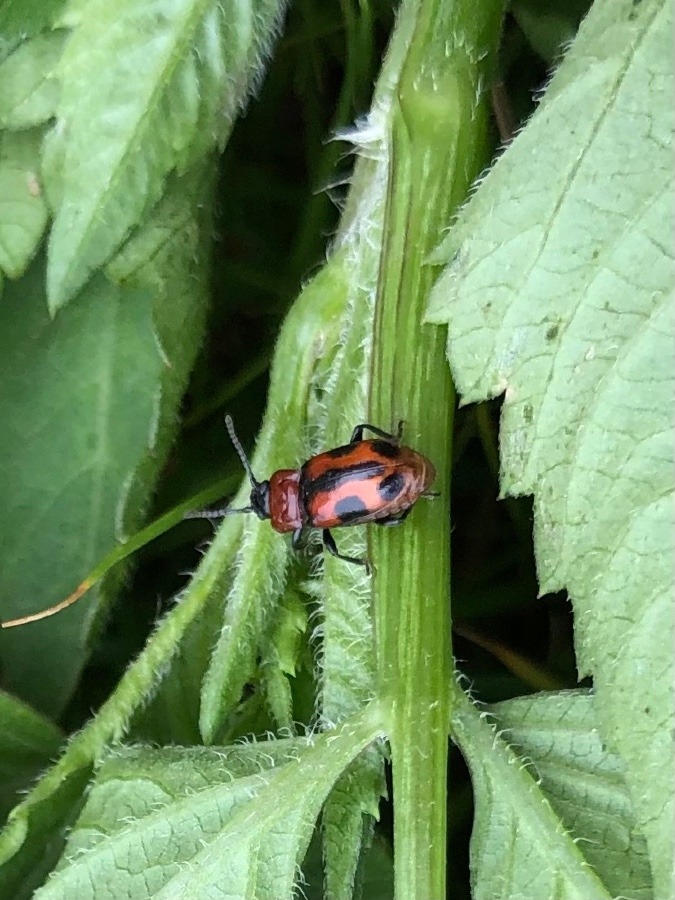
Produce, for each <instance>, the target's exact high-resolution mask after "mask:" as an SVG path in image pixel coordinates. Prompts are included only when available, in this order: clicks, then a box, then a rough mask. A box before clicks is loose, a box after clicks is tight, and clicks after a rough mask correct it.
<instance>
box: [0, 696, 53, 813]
mask: <svg viewBox="0 0 675 900" xmlns="http://www.w3.org/2000/svg"><path fill="white" fill-rule="evenodd" d="M0 722H2V728H0V819H4V817H5V815H6V814H7V813H8V812H9V810H10V809H11V808H12V806H14V804H15V803H16V801H17V791H19V790H23V789H25V787H26V786H27V784H28V783H29V782H30V781H31V779H33V778H34V777H35V775H37V773H38V771H39V770H40V769H43V768H44V767H45V766H46V765H48V763H49V761H50V759H52V758H53V757H54V756H56V754H57V753H58V750H59V747H60V746H61V743H62V741H63V735H62V734H61V732H60V731H59V729H58V728H57V727H56V726H55V725H53V724H52V723H51V722H50V721H49V720H48V719H44V718H43V717H42V716H39V715H38V714H37V713H35V712H34V711H33V710H32V709H31V708H30V707H29V706H26V705H25V704H24V703H21V701H20V700H17V699H16V698H15V697H12V696H10V695H9V694H5V693H4V692H1V691H0Z"/></svg>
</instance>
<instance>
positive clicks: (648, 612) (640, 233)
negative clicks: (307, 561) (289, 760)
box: [429, 0, 675, 897]
mask: <svg viewBox="0 0 675 900" xmlns="http://www.w3.org/2000/svg"><path fill="white" fill-rule="evenodd" d="M672 12H673V10H672V5H671V4H669V3H664V2H661V0H646V2H643V3H640V4H637V5H636V4H635V3H632V2H629V0H621V2H615V0H611V2H609V0H598V2H596V3H595V4H594V6H593V8H592V10H591V12H590V14H589V16H588V18H587V19H586V20H585V21H584V23H583V26H582V28H581V30H580V32H579V35H578V38H577V40H576V41H575V43H574V45H573V47H572V49H571V50H570V52H569V54H568V55H567V57H566V58H565V60H564V62H563V63H562V65H561V67H560V69H559V70H558V72H557V73H556V75H555V76H554V78H553V80H552V81H551V84H550V86H549V89H548V91H547V93H546V95H545V96H544V99H543V101H542V103H541V105H540V107H539V109H538V110H537V112H536V114H535V115H534V117H533V119H532V121H531V122H530V124H529V125H528V126H527V127H526V128H525V129H524V130H523V131H522V132H521V134H520V135H518V137H517V138H516V139H515V141H514V142H513V143H512V145H511V146H510V147H509V149H508V150H507V151H506V153H505V154H504V155H503V156H502V157H501V158H500V160H499V161H498V163H497V165H496V166H495V167H494V169H493V170H492V171H491V172H490V173H489V174H488V175H487V177H486V178H485V180H484V181H483V183H482V184H481V186H480V188H479V189H478V191H477V192H476V194H475V196H474V198H473V199H472V200H471V202H470V203H469V205H468V206H467V207H466V209H465V210H464V212H463V214H462V215H461V217H460V220H459V222H458V223H457V225H456V226H455V227H453V228H452V229H451V231H450V233H449V235H448V238H447V240H446V241H445V242H444V244H443V246H442V247H441V250H440V251H439V253H438V254H437V257H436V258H437V259H438V260H440V259H441V258H442V259H443V260H444V261H450V262H449V266H448V269H447V271H446V272H445V274H444V275H443V276H442V277H441V278H440V279H439V281H438V283H437V285H436V287H435V289H434V293H433V296H432V300H431V307H430V309H431V311H430V314H429V318H430V319H432V320H433V321H435V322H448V323H450V329H449V335H448V354H449V359H450V364H451V366H452V370H453V373H454V376H455V379H456V383H457V386H458V389H459V391H460V392H461V394H462V395H463V399H464V401H465V402H466V401H476V400H481V399H485V398H487V397H494V396H497V395H499V394H501V393H504V407H503V414H502V428H501V467H502V489H503V491H504V493H508V494H525V493H533V494H534V509H535V530H534V537H535V551H536V558H537V566H538V573H539V581H540V586H541V590H542V591H554V590H559V589H561V588H564V587H566V588H567V589H568V591H569V593H570V596H571V597H572V600H573V604H574V611H575V627H576V644H577V654H578V660H579V669H580V672H581V674H582V675H586V674H592V675H593V677H594V683H595V689H596V702H597V718H598V727H599V729H600V731H601V734H602V735H603V738H604V739H605V741H606V742H607V745H608V747H609V748H610V749H611V750H612V751H613V752H617V753H618V754H619V755H620V756H621V758H622V759H623V761H624V762H625V764H626V779H627V783H628V785H629V788H630V791H631V796H632V798H633V803H634V805H635V809H636V814H637V817H638V822H639V824H640V826H641V827H642V828H643V829H644V832H645V836H646V838H647V842H648V845H649V849H650V858H651V864H652V867H653V871H654V885H655V893H656V894H657V896H660V897H665V896H667V894H668V892H669V890H670V885H671V873H672V851H673V846H672V821H673V770H672V766H671V764H670V760H672V751H673V745H672V734H673V719H674V711H675V709H674V704H673V655H672V595H673V566H672V528H673V513H672V509H673V505H672V494H673V465H672V461H673V458H672V447H673V440H674V436H673V419H672V415H671V402H672V396H673V376H674V372H675V366H674V365H673V363H674V359H673V330H674V328H673V309H674V306H673V289H674V281H675V278H674V270H673V265H672V252H671V248H670V246H668V245H667V241H666V239H665V235H666V234H668V233H670V232H671V231H672V226H673V207H672V203H671V197H672V185H673V168H672V158H671V149H670V148H671V142H672V131H673V106H672V103H671V97H672V92H673V56H672V47H671V33H672ZM580 110H583V111H584V112H583V115H580V114H579V111H580Z"/></svg>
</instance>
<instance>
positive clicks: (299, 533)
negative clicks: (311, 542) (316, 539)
mask: <svg viewBox="0 0 675 900" xmlns="http://www.w3.org/2000/svg"><path fill="white" fill-rule="evenodd" d="M304 537H305V529H304V528H296V529H295V531H294V532H293V537H292V538H291V546H292V547H293V549H294V550H300V548H301V547H302V544H303V540H304Z"/></svg>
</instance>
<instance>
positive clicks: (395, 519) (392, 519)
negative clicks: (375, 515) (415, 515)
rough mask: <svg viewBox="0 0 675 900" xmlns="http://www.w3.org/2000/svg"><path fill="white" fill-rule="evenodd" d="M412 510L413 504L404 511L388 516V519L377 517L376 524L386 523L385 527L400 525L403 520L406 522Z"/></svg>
mask: <svg viewBox="0 0 675 900" xmlns="http://www.w3.org/2000/svg"><path fill="white" fill-rule="evenodd" d="M411 512H412V506H410V507H408V509H404V510H403V512H402V513H397V514H396V515H395V516H388V517H387V518H386V519H375V520H374V521H375V524H376V525H384V526H385V528H392V527H393V526H394V525H400V524H401V522H405V520H406V519H407V517H408V516H409V515H410V513H411Z"/></svg>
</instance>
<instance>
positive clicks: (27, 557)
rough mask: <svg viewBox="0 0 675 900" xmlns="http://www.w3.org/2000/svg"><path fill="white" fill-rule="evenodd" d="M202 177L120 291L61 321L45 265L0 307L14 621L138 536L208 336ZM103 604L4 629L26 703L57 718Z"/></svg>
mask: <svg viewBox="0 0 675 900" xmlns="http://www.w3.org/2000/svg"><path fill="white" fill-rule="evenodd" d="M207 171H209V172H210V167H209V169H208V170H207ZM204 179H205V175H204V171H202V172H201V173H197V174H195V175H191V176H190V177H187V176H186V177H185V178H184V179H182V180H178V181H177V182H176V183H175V184H174V185H173V187H172V190H171V191H170V193H169V194H168V195H167V198H166V199H165V201H164V202H163V204H162V205H160V207H159V208H158V211H157V212H156V217H155V219H154V220H153V221H154V223H155V225H157V224H158V222H162V223H163V226H164V228H163V232H162V233H163V236H164V242H163V244H162V245H161V246H160V245H157V244H153V253H152V255H151V256H150V257H149V258H146V260H145V263H144V264H143V263H142V261H141V257H140V256H136V257H133V267H132V266H129V267H127V270H126V276H127V277H126V280H125V283H124V285H123V286H122V285H120V286H115V285H113V284H111V283H110V282H109V281H107V280H106V279H105V278H103V276H98V277H97V278H96V279H95V280H93V281H92V282H91V284H90V285H89V286H88V288H87V290H86V292H85V293H83V295H82V297H81V298H80V300H79V302H78V303H77V304H76V305H75V306H74V308H73V310H72V311H70V310H69V311H68V313H67V315H66V314H65V312H64V316H63V317H60V320H59V321H55V322H51V321H50V319H49V315H48V312H47V306H46V302H45V297H44V286H43V284H44V282H43V278H44V269H43V267H42V266H41V265H35V266H33V268H32V269H31V270H30V272H29V273H28V274H27V275H26V276H25V277H24V279H22V280H21V281H19V282H17V283H16V284H14V285H10V289H9V290H8V291H7V294H6V297H5V300H6V302H5V303H3V304H1V305H0V322H1V324H0V344H1V352H0V357H1V358H0V371H1V372H2V378H3V384H4V385H5V390H4V391H3V395H2V400H1V401H0V424H1V427H0V465H1V466H2V472H3V477H2V480H1V483H2V489H1V496H2V502H3V508H4V510H5V511H6V516H5V517H4V519H3V526H2V528H4V533H2V544H3V547H4V548H5V557H4V566H3V570H2V574H1V575H0V608H1V610H2V618H3V619H6V618H10V616H13V615H20V614H24V613H27V612H33V611H37V610H39V609H41V608H43V607H46V606H49V605H51V604H52V603H54V602H55V601H57V600H59V599H60V598H61V597H65V596H66V595H67V594H69V593H70V591H72V590H73V588H74V587H75V586H76V585H77V584H78V582H79V581H80V580H81V579H82V578H83V577H84V575H85V574H87V573H88V572H89V571H90V570H91V568H93V566H94V565H95V564H96V563H97V562H98V561H99V560H100V559H101V558H102V557H103V556H104V555H105V553H106V552H107V551H109V550H110V549H111V547H112V546H113V545H114V543H115V540H116V539H117V538H121V539H123V538H125V537H127V536H128V534H129V533H132V532H133V531H135V530H136V528H137V527H138V524H139V522H140V517H141V514H142V512H143V508H144V505H145V503H146V502H147V498H148V495H149V491H150V489H151V487H152V484H153V482H154V478H155V477H156V473H157V471H158V468H159V467H160V466H161V465H162V462H163V459H164V456H165V454H166V450H167V446H168V442H169V440H170V439H171V436H172V433H173V429H174V427H175V411H176V408H177V405H178V403H179V400H180V397H181V395H182V391H183V389H184V386H185V382H186V379H187V374H188V372H189V367H190V365H191V363H192V359H193V357H194V354H195V352H196V349H197V346H198V342H199V339H200V333H201V323H202V321H203V314H204V307H205V298H206V267H205V266H204V264H203V261H202V260H203V257H202V256H200V252H202V253H203V250H202V251H200V248H201V247H202V246H203V242H202V237H201V228H202V224H203V219H204V216H205V214H208V210H207V209H203V208H202V206H201V198H202V197H203V196H204V192H205V190H206V189H208V187H209V183H210V175H207V176H206V183H205V181H204ZM179 211H180V214H178V213H179ZM200 223H202V224H200ZM139 239H140V238H139ZM130 252H131V251H130ZM120 272H121V270H120ZM17 309H19V310H20V311H21V315H17ZM119 577H120V574H119V573H113V575H112V579H113V580H110V579H109V580H108V582H107V583H108V587H109V592H110V591H112V589H113V588H114V586H115V584H116V579H118V578H119ZM105 583H106V582H104V584H105ZM100 597H101V593H100V589H98V590H97V589H94V591H92V592H91V594H89V595H88V596H87V598H86V600H84V601H82V602H81V603H80V604H77V605H75V606H74V607H72V608H71V609H69V610H67V611H66V612H64V613H62V614H61V615H60V616H59V617H58V618H54V619H49V620H46V621H44V622H38V623H35V624H32V625H30V626H26V627H24V628H21V629H14V630H12V631H3V632H2V633H1V635H0V653H1V654H2V659H3V664H4V667H5V672H6V677H7V684H8V685H9V686H10V687H11V688H12V689H13V690H14V692H15V693H17V694H18V695H20V696H22V697H24V698H26V699H28V700H30V701H31V702H32V703H33V704H34V705H35V706H36V707H37V708H38V709H45V710H49V711H50V712H51V713H52V714H54V713H55V712H57V711H58V710H59V709H61V708H62V707H63V704H64V703H65V701H66V700H67V698H68V696H69V695H70V692H71V690H72V688H73V686H74V683H75V681H76V679H77V677H78V675H79V672H80V670H81V667H82V664H83V662H84V660H85V659H86V654H87V651H88V646H87V645H88V636H89V634H90V631H91V629H92V626H93V623H94V618H95V612H96V608H97V603H98V600H99V599H100ZM47 651H48V652H47Z"/></svg>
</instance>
